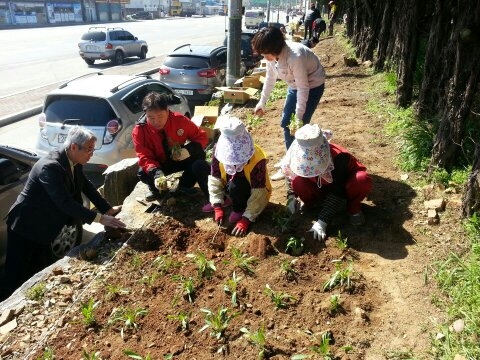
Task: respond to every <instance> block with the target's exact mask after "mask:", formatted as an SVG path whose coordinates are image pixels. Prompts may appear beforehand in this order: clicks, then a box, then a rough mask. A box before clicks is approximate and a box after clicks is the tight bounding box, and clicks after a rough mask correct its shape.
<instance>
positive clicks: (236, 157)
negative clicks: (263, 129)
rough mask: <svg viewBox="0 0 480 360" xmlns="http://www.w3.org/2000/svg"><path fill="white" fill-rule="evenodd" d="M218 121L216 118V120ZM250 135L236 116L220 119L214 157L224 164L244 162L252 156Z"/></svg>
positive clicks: (252, 148)
mask: <svg viewBox="0 0 480 360" xmlns="http://www.w3.org/2000/svg"><path fill="white" fill-rule="evenodd" d="M217 121H218V120H217ZM254 151H255V149H254V147H253V139H252V136H251V135H250V134H249V133H248V132H247V130H246V129H245V125H244V124H243V123H242V121H241V120H240V119H239V118H237V117H228V118H227V119H222V121H221V126H220V137H219V138H218V142H217V146H216V147H215V157H216V158H217V159H218V161H220V162H221V163H223V164H226V165H240V164H245V163H246V162H248V160H250V158H251V157H252V156H253V153H254Z"/></svg>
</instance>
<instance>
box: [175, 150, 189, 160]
mask: <svg viewBox="0 0 480 360" xmlns="http://www.w3.org/2000/svg"><path fill="white" fill-rule="evenodd" d="M189 157H190V153H189V152H188V150H187V149H185V148H181V149H180V150H178V151H174V152H173V154H172V160H173V161H182V160H185V159H187V158H189Z"/></svg>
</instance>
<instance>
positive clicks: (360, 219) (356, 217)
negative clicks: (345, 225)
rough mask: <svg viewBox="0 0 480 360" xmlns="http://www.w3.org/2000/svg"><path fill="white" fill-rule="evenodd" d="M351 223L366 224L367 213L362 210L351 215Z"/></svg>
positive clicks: (354, 224) (356, 224) (355, 224)
mask: <svg viewBox="0 0 480 360" xmlns="http://www.w3.org/2000/svg"><path fill="white" fill-rule="evenodd" d="M350 224H352V225H353V226H360V225H363V224H365V215H363V213H362V212H361V211H360V212H358V213H356V214H353V215H350Z"/></svg>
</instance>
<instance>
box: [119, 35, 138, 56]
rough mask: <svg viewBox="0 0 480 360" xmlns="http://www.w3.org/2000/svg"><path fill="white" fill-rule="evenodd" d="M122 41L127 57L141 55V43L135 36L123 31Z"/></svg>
mask: <svg viewBox="0 0 480 360" xmlns="http://www.w3.org/2000/svg"><path fill="white" fill-rule="evenodd" d="M122 39H123V43H124V48H125V53H126V56H137V55H138V54H140V43H139V42H137V41H135V36H133V35H132V34H131V33H130V32H128V31H122Z"/></svg>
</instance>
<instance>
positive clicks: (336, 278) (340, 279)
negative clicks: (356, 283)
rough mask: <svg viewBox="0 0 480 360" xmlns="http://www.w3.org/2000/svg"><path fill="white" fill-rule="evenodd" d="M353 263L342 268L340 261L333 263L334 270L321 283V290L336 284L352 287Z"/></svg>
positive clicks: (328, 288) (329, 288)
mask: <svg viewBox="0 0 480 360" xmlns="http://www.w3.org/2000/svg"><path fill="white" fill-rule="evenodd" d="M352 274H353V264H352V263H349V264H348V265H347V266H346V267H344V268H342V263H341V262H336V263H335V272H334V273H333V274H332V275H331V276H330V278H329V279H328V280H327V281H326V282H325V283H324V284H323V291H327V290H331V289H333V288H334V287H336V286H345V287H346V288H347V289H350V288H351V287H352V278H351V277H352Z"/></svg>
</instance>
